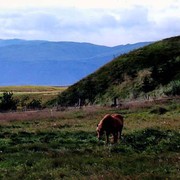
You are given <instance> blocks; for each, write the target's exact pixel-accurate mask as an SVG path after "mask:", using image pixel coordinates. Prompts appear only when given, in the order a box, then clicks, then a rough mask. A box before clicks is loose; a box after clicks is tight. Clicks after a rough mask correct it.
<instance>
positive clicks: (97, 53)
mask: <svg viewBox="0 0 180 180" xmlns="http://www.w3.org/2000/svg"><path fill="white" fill-rule="evenodd" d="M150 43H151V42H141V43H136V44H130V45H120V46H115V47H108V46H102V45H95V44H91V43H77V42H51V41H41V40H32V41H27V40H21V39H13V40H0V66H1V67H3V68H1V81H0V85H29V84H33V85H71V84H73V83H75V82H77V81H78V80H80V79H81V78H83V77H85V76H86V75H88V74H90V73H92V72H93V71H95V70H96V69H98V68H99V67H101V66H102V65H104V64H105V63H107V62H108V61H110V60H111V59H113V58H114V57H115V56H118V55H119V54H123V53H127V52H129V51H131V50H133V49H135V48H138V47H142V46H144V45H147V44H150ZM123 48H124V50H123Z"/></svg>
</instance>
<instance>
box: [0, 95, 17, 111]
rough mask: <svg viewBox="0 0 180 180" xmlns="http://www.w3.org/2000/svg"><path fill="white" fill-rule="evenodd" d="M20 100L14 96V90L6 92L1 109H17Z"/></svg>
mask: <svg viewBox="0 0 180 180" xmlns="http://www.w3.org/2000/svg"><path fill="white" fill-rule="evenodd" d="M17 104H18V100H16V99H14V98H13V93H12V92H4V93H3V96H2V97H1V102H0V110H1V111H9V110H16V109H17Z"/></svg>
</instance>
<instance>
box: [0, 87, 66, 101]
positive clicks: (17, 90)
mask: <svg viewBox="0 0 180 180" xmlns="http://www.w3.org/2000/svg"><path fill="white" fill-rule="evenodd" d="M65 89H67V87H65V86H59V87H58V86H0V96H2V94H3V92H13V97H14V98H16V99H19V100H21V99H23V98H24V97H28V98H29V101H30V100H32V99H40V100H42V104H45V103H46V102H48V101H50V100H52V99H54V98H56V97H57V95H58V94H59V93H61V92H62V91H64V90H65Z"/></svg>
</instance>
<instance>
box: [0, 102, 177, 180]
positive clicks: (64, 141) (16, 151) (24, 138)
mask: <svg viewBox="0 0 180 180" xmlns="http://www.w3.org/2000/svg"><path fill="white" fill-rule="evenodd" d="M161 109H164V110H166V111H162V110H161ZM106 113H120V114H122V115H123V116H124V117H125V126H124V129H123V137H122V140H121V141H120V142H119V143H118V144H116V145H113V144H109V145H107V144H105V142H104V141H98V140H97V137H96V125H97V123H98V122H99V121H100V119H101V118H102V117H103V116H104V115H105V114H106ZM179 119H180V104H179V102H174V101H173V102H169V103H167V104H163V105H161V106H160V105H157V106H152V107H148V108H146V107H145V108H138V107H133V108H130V109H128V108H126V109H116V108H108V107H98V106H97V107H86V108H82V109H66V110H64V111H50V110H43V111H34V112H16V113H1V114H0V179H2V180H8V179H43V180H44V179H138V180H139V179H179V178H180V143H179V142H180V132H179V129H180V121H179Z"/></svg>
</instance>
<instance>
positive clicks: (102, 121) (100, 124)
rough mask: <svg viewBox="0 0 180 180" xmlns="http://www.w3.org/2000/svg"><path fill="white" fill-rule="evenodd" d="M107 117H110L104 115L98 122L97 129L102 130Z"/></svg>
mask: <svg viewBox="0 0 180 180" xmlns="http://www.w3.org/2000/svg"><path fill="white" fill-rule="evenodd" d="M108 117H111V115H110V114H106V115H105V116H104V117H103V119H102V120H101V121H100V122H99V124H98V128H102V126H103V123H104V121H105V120H106V119H107V118H108Z"/></svg>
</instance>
